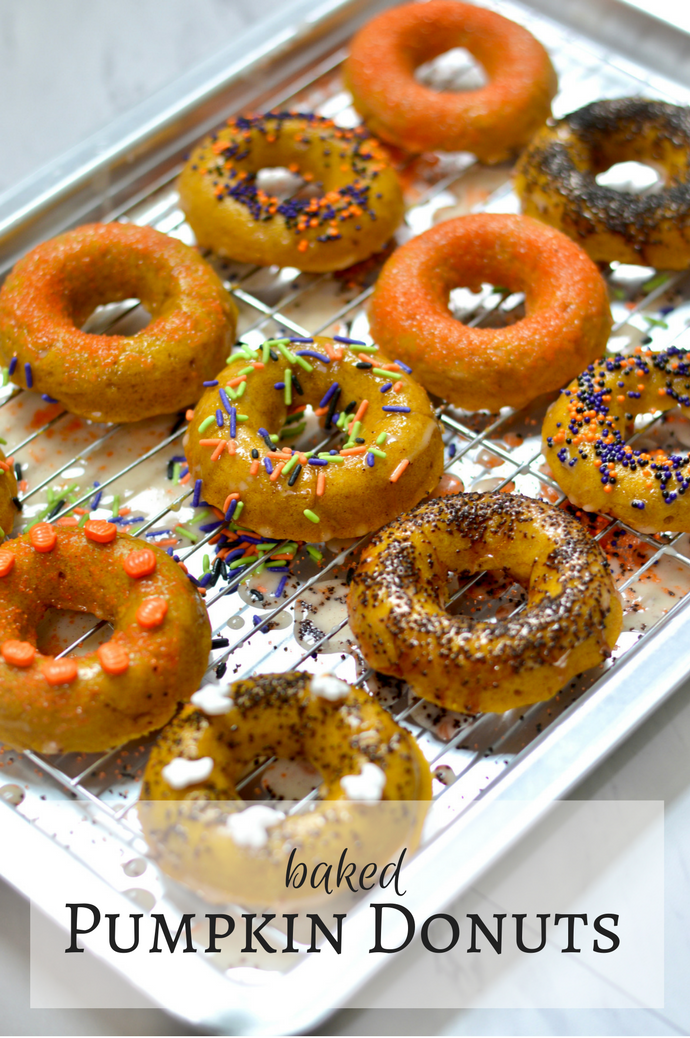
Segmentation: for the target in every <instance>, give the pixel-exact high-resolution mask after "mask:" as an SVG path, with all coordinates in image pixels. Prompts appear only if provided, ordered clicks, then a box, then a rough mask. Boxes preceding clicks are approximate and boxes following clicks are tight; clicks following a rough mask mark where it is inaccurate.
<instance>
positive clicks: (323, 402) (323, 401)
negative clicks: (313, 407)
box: [319, 382, 340, 407]
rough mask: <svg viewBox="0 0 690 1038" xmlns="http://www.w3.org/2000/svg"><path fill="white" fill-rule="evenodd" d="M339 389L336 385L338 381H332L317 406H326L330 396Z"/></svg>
mask: <svg viewBox="0 0 690 1038" xmlns="http://www.w3.org/2000/svg"><path fill="white" fill-rule="evenodd" d="M339 389H340V386H339V385H338V383H337V382H334V383H333V385H332V386H330V387H329V388H328V389H327V390H326V392H325V393H324V395H323V396H322V397H321V400H320V402H319V407H327V406H328V404H329V403H330V401H331V398H332V397H333V396H334V395H335V394H336V393H337V392H338V390H339Z"/></svg>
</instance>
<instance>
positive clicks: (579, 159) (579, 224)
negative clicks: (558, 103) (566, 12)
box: [515, 97, 690, 270]
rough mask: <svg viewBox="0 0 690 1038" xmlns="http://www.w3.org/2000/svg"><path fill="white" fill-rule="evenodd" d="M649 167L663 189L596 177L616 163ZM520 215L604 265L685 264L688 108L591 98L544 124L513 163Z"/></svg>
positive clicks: (689, 198)
mask: <svg viewBox="0 0 690 1038" xmlns="http://www.w3.org/2000/svg"><path fill="white" fill-rule="evenodd" d="M629 161H636V162H643V163H646V164H647V165H649V166H654V167H655V168H656V169H657V170H658V172H660V173H662V174H663V176H664V179H665V181H666V183H665V186H664V188H663V190H661V191H659V192H656V193H654V192H649V193H646V194H636V193H631V192H627V191H626V192H623V191H615V190H614V189H613V188H610V187H604V186H603V185H599V184H597V182H596V179H595V177H596V175H597V174H598V173H603V172H604V170H606V169H608V168H609V167H610V166H613V165H615V164H616V163H617V162H629ZM515 190H516V192H517V194H518V195H519V197H520V201H521V203H522V209H523V212H525V213H528V214H529V215H530V216H536V217H537V219H539V220H543V221H544V222H545V223H548V224H551V226H552V227H557V228H558V229H559V230H561V231H564V232H565V233H566V234H568V235H570V237H571V238H573V239H574V241H576V242H577V243H578V245H581V246H582V248H583V249H585V251H586V252H587V253H588V254H589V255H590V256H591V257H592V259H593V260H597V261H598V262H602V263H611V262H612V261H613V260H618V261H619V262H621V263H637V264H644V265H646V266H650V267H659V268H661V269H664V270H684V269H685V268H686V267H687V266H688V264H690V108H679V107H677V106H676V105H671V104H666V103H665V102H663V101H647V100H645V99H644V98H641V97H619V98H616V99H614V100H611V101H595V102H594V103H593V104H589V105H585V107H584V108H580V109H579V110H578V111H577V112H571V113H570V115H566V116H565V118H563V119H557V120H556V121H554V122H553V123H552V124H550V125H549V126H545V127H544V128H543V129H542V130H540V132H539V133H538V134H537V135H536V137H535V138H534V140H533V141H532V142H531V144H530V145H529V146H528V148H527V149H526V151H525V152H524V154H523V155H522V156H521V158H520V161H519V162H518V165H517V167H516V175H515Z"/></svg>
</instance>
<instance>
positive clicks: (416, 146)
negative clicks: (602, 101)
mask: <svg viewBox="0 0 690 1038" xmlns="http://www.w3.org/2000/svg"><path fill="white" fill-rule="evenodd" d="M452 47H465V48H466V49H467V50H468V51H469V52H470V54H472V55H473V57H475V58H476V59H477V61H479V62H480V64H481V65H482V67H483V68H484V70H485V71H486V73H487V76H488V78H489V83H488V84H487V86H485V87H483V88H482V89H480V90H468V91H462V92H458V93H452V92H450V91H442V92H437V91H434V90H430V89H428V88H427V87H425V86H422V84H421V83H418V82H417V81H416V80H415V77H414V71H415V69H416V68H417V67H418V66H419V65H422V64H424V62H425V61H430V60H431V59H432V58H436V57H438V55H439V54H443V53H445V51H447V50H450V49H451V48H452ZM345 83H346V85H347V87H348V89H349V90H350V92H351V93H352V96H353V100H354V105H355V108H356V109H357V111H358V112H360V113H361V114H362V116H363V117H364V120H365V122H366V123H367V125H368V126H369V128H370V129H371V131H372V133H375V134H376V135H377V136H378V137H381V138H382V139H383V140H385V141H389V142H390V143H391V144H396V145H397V146H398V147H401V148H406V149H407V150H408V151H435V150H441V151H471V152H474V154H475V155H476V156H477V158H478V159H479V160H480V161H481V162H488V163H495V162H503V161H504V160H505V159H508V158H510V156H511V155H512V154H513V153H514V152H515V151H516V150H517V149H518V148H520V147H522V146H523V145H524V144H526V143H527V141H528V140H529V139H530V137H531V136H532V134H533V133H535V132H536V130H538V128H539V127H540V126H541V125H542V124H543V123H544V121H545V120H546V119H547V117H548V116H549V115H550V114H551V98H552V97H553V96H554V94H555V93H556V88H557V81H556V73H555V72H554V70H553V67H552V65H551V62H550V60H549V56H548V54H547V53H546V51H545V50H544V48H543V47H542V45H541V43H539V42H538V41H537V40H535V38H534V36H532V34H531V33H529V32H527V30H526V29H523V28H522V26H520V25H516V24H515V22H511V21H509V20H508V19H507V18H503V17H502V16H501V15H500V14H495V13H494V12H493V11H486V10H484V9H483V8H481V7H475V6H474V5H473V4H463V3H458V2H457V0H429V2H428V3H425V4H419V3H412V4H403V5H402V6H401V7H394V8H392V9H391V10H389V11H384V12H383V14H379V15H378V16H377V17H376V18H373V19H372V21H370V22H369V23H368V24H367V25H365V26H364V28H363V29H361V30H360V31H359V32H358V34H357V35H356V36H355V38H354V40H353V42H352V46H351V49H350V56H349V58H348V59H347V62H346V64H345Z"/></svg>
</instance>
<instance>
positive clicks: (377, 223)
mask: <svg viewBox="0 0 690 1038" xmlns="http://www.w3.org/2000/svg"><path fill="white" fill-rule="evenodd" d="M276 167H287V168H288V169H289V170H290V171H291V172H292V173H300V174H301V175H302V176H303V178H304V179H305V180H306V181H308V182H312V183H313V184H314V187H315V188H317V189H318V191H319V195H318V197H312V198H305V197H300V196H299V194H297V196H296V197H292V198H286V199H284V200H281V199H279V198H277V197H275V196H273V195H268V194H266V192H265V191H263V190H262V189H261V188H260V187H259V185H258V184H257V177H256V175H257V173H258V172H259V170H261V169H268V168H276ZM178 190H179V193H180V205H181V206H182V209H183V210H184V212H185V214H186V216H187V220H188V221H189V224H190V226H191V227H192V230H193V231H194V234H195V235H196V240H197V242H198V244H199V245H200V246H202V247H203V248H207V249H211V250H213V252H216V253H217V254H218V255H220V256H225V257H227V258H229V259H234V260H240V261H242V262H243V263H257V264H259V266H264V267H267V266H271V265H273V264H274V263H275V264H278V266H281V267H297V268H298V269H299V270H308V271H326V270H343V269H344V268H345V267H349V266H351V265H352V264H353V263H359V261H360V260H363V259H366V258H367V257H368V256H371V255H372V254H373V253H375V252H378V251H379V249H382V248H383V246H384V245H385V244H386V242H387V241H388V239H389V238H390V237H391V235H392V234H393V232H394V230H395V229H396V227H397V226H398V224H399V223H400V221H401V220H402V217H403V211H404V210H403V200H402V194H401V191H400V185H399V183H398V178H397V176H396V174H395V173H394V172H393V170H392V169H391V168H390V167H389V166H388V165H387V162H386V158H385V155H384V154H383V152H382V150H381V146H380V145H379V144H378V142H377V141H375V140H373V139H372V137H371V136H370V134H369V133H368V132H367V131H365V130H363V129H361V128H359V129H354V130H343V129H340V128H339V127H337V126H336V125H335V124H334V123H333V121H332V120H331V119H322V118H321V117H320V116H318V115H311V114H303V113H300V112H271V113H269V114H268V115H259V116H255V117H253V118H236V119H230V120H229V122H228V124H227V126H224V127H223V128H222V129H221V130H219V131H218V132H217V133H214V134H212V135H211V136H210V137H208V138H206V140H204V141H203V142H202V143H201V144H200V145H199V146H198V147H197V148H196V150H195V151H194V152H193V153H192V156H191V158H190V159H189V162H188V163H187V165H186V166H185V168H184V169H183V171H182V174H181V176H180V179H179V181H178Z"/></svg>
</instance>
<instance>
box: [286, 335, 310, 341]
mask: <svg viewBox="0 0 690 1038" xmlns="http://www.w3.org/2000/svg"><path fill="white" fill-rule="evenodd" d="M313 341H314V340H313V339H312V338H311V337H310V336H306V337H305V336H303V335H291V336H290V342H313Z"/></svg>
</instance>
